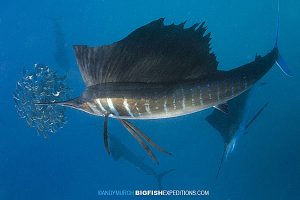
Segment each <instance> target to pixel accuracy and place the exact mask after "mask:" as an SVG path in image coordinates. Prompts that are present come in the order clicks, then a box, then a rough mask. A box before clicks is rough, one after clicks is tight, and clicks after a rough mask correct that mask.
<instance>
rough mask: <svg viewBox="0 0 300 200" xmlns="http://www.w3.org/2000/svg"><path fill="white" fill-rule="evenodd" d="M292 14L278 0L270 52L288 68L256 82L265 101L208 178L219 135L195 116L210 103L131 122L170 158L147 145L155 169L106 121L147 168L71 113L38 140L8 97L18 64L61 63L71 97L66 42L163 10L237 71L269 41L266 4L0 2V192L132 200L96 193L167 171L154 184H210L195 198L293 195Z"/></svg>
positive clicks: (101, 38)
mask: <svg viewBox="0 0 300 200" xmlns="http://www.w3.org/2000/svg"><path fill="white" fill-rule="evenodd" d="M299 10H300V2H299V1H296V0H288V1H282V2H281V5H280V30H279V47H280V52H281V54H282V55H283V56H284V58H285V60H286V62H287V63H288V65H289V66H290V68H291V69H292V70H293V72H294V74H296V76H294V77H292V78H289V77H286V76H284V75H283V73H282V72H281V71H280V70H279V69H278V68H277V67H273V69H272V70H270V71H269V72H268V74H267V75H266V76H265V77H264V78H263V81H264V82H266V83H267V84H266V86H264V87H263V88H261V89H260V91H259V93H257V95H256V99H255V103H256V102H257V103H258V104H260V103H261V102H266V101H267V102H269V105H268V107H267V108H266V110H265V111H264V112H263V114H262V115H261V116H260V118H259V120H257V121H256V122H255V123H254V124H253V125H252V126H251V128H250V130H249V133H248V134H247V135H245V136H244V137H243V138H242V139H241V141H240V142H239V144H238V145H237V147H236V149H235V151H234V152H233V153H232V154H231V155H230V157H229V159H228V160H227V161H226V162H225V163H224V165H223V168H222V170H221V174H220V175H219V177H218V179H216V177H215V176H216V172H217V169H218V166H219V162H220V159H221V155H222V151H223V143H222V140H221V137H220V135H219V134H218V133H217V131H216V130H215V129H213V128H212V127H211V126H210V125H209V124H208V123H207V122H206V121H205V120H204V119H205V117H206V116H207V115H208V114H209V113H210V112H211V111H212V110H211V109H209V110H205V111H203V112H200V113H196V114H192V115H189V116H184V117H180V118H175V119H166V120H153V121H137V122H135V124H136V125H137V126H138V127H139V128H140V129H142V130H143V131H144V132H145V133H147V134H148V135H149V136H151V137H152V138H153V140H154V141H156V142H157V143H158V144H160V145H161V146H163V147H164V148H166V149H167V150H169V151H170V152H172V154H173V155H172V156H166V155H163V154H160V153H157V152H156V155H157V156H158V159H159V160H160V164H159V165H156V164H155V163H154V162H152V161H151V160H150V159H149V158H148V157H147V155H146V154H145V152H144V151H143V150H142V149H141V148H140V147H139V146H138V144H137V143H136V141H134V139H132V138H131V136H130V135H129V134H128V132H127V131H126V130H125V129H124V128H123V127H122V126H121V125H120V124H119V123H118V122H117V121H116V120H110V121H109V132H110V133H112V134H114V135H115V136H117V137H118V138H119V139H120V140H121V141H122V143H123V144H124V145H126V147H127V148H128V149H129V150H130V152H131V153H133V154H135V155H136V156H137V158H139V159H137V160H136V162H139V163H144V165H146V166H147V168H148V171H147V173H146V172H145V171H143V170H141V168H138V167H135V166H134V165H133V164H132V163H129V162H127V161H126V160H124V159H119V160H116V159H114V158H113V157H112V156H108V155H107V154H106V152H105V149H104V145H103V136H102V134H103V133H102V129H103V119H101V118H97V117H94V116H91V115H88V114H86V113H83V112H80V111H75V110H71V109H69V110H68V111H67V117H68V123H67V124H66V126H65V127H64V128H63V129H60V130H59V131H58V132H57V133H55V134H54V135H51V136H49V137H48V138H47V139H44V138H43V137H42V136H38V135H37V133H36V130H35V129H33V128H30V127H29V126H28V125H27V124H26V122H25V121H24V120H23V119H20V118H19V116H18V115H17V113H16V109H15V108H14V103H13V99H12V94H13V92H14V90H15V87H16V82H17V81H18V80H19V79H20V78H21V77H22V70H23V68H24V67H26V68H29V69H30V68H32V67H33V65H34V64H35V63H41V64H47V65H49V66H51V67H52V68H53V69H55V70H57V71H59V72H61V73H64V72H65V71H68V82H69V85H70V86H71V88H72V89H73V91H72V96H74V97H75V96H78V95H79V94H80V93H81V92H82V90H83V89H84V84H83V81H82V79H81V76H80V73H79V70H78V67H77V65H76V59H75V56H74V53H73V50H72V45H74V44H88V45H94V46H96V45H103V44H110V43H112V42H114V41H118V40H120V39H122V38H123V37H125V36H126V35H128V34H129V33H130V32H131V31H133V30H134V29H136V28H138V27H140V26H142V25H144V24H146V23H148V22H150V21H152V20H155V19H158V18H160V17H166V20H165V21H166V23H173V22H175V23H180V22H182V21H185V20H188V22H187V26H189V25H192V24H193V23H195V22H199V21H200V22H201V21H206V23H207V25H208V30H209V31H210V32H212V38H213V39H212V47H213V51H214V52H215V53H216V55H217V59H218V61H219V63H220V64H219V68H220V69H231V68H234V67H238V66H240V65H242V64H245V63H247V62H250V61H252V60H253V59H254V57H255V54H256V53H258V54H262V55H264V54H266V53H267V52H269V50H271V48H272V47H273V45H274V41H275V35H276V21H277V19H276V18H277V1H276V0H262V1H238V0H225V1H224V0H223V1H221V0H211V1H198V0H189V1H180V0H153V1H138V0H127V1H121V0H110V1H109V0H86V1H80V0H73V1H68V0H66V1H58V0H52V1H37V0H32V1H20V0H19V1H3V0H2V1H1V6H0V13H1V14H0V27H1V28H0V49H1V51H0V74H1V76H0V97H1V98H0V110H1V112H0V130H1V131H0V132H1V134H0V163H1V164H0V199H1V200H2V199H3V200H6V199H9V200H10V199H31V200H32V199H119V198H120V199H124V198H127V199H132V198H133V196H101V195H98V192H99V191H101V190H141V189H144V190H145V189H147V190H148V189H149V190H155V189H158V184H157V181H156V178H155V176H153V173H152V172H153V171H155V172H156V173H161V172H164V171H166V170H171V169H174V170H173V171H172V172H170V173H169V174H167V175H166V176H164V177H163V179H162V187H163V189H172V190H173V189H176V190H180V189H188V190H192V189H196V190H197V189H203V190H209V196H204V197H199V196H198V197H194V198H199V199H202V198H203V199H226V200H227V199H230V200H234V199H239V200H240V199H245V200H247V199H249V200H250V199H251V200H252V199H299V198H300V192H299V187H300V157H299V155H298V154H299V152H300V136H299V133H300V132H299V129H298V124H299V123H300V118H299V114H300V108H299V102H300V94H299V89H297V88H298V87H299V83H300V79H299V76H298V75H299V74H300V70H299V68H298V66H299V65H300V60H299V53H300V38H299V35H300V24H299V20H300V14H299ZM62 65H63V66H62ZM149 198H150V197H149ZM152 198H153V199H156V198H157V197H152ZM161 198H166V199H173V198H174V197H171V196H168V197H161ZM177 198H179V199H181V198H183V197H177ZM141 199H146V197H142V198H141Z"/></svg>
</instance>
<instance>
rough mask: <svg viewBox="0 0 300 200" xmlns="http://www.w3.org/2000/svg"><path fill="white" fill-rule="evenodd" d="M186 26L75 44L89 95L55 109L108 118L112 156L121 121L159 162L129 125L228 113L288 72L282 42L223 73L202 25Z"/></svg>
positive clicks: (160, 23) (154, 27)
mask: <svg viewBox="0 0 300 200" xmlns="http://www.w3.org/2000/svg"><path fill="white" fill-rule="evenodd" d="M184 24H185V23H181V24H179V25H174V24H171V25H164V19H163V18H161V19H158V20H155V21H153V22H151V23H149V24H147V25H145V26H142V27H140V28H138V29H136V30H135V31H133V32H132V33H131V34H129V35H128V36H127V37H125V38H124V39H122V40H120V41H118V42H115V43H113V44H111V45H104V46H99V47H88V46H86V45H75V46H74V50H75V54H76V57H77V63H78V65H79V69H80V72H81V75H82V78H83V80H84V82H85V84H86V90H85V91H84V92H83V94H82V95H81V96H80V97H78V98H75V99H72V100H69V101H65V102H56V104H58V105H62V106H69V107H72V108H75V109H78V110H82V111H84V112H87V113H89V114H92V115H97V116H104V118H105V120H104V143H105V147H106V150H107V152H108V153H109V152H110V150H109V142H108V131H107V126H108V117H112V118H116V119H118V120H119V121H120V122H121V123H122V125H124V127H125V128H126V129H127V130H128V131H129V132H130V134H131V135H132V136H133V137H134V138H135V139H136V140H137V141H138V142H139V143H140V144H141V145H142V147H143V148H144V149H145V150H146V151H147V153H148V154H149V155H150V156H151V158H152V159H153V160H155V161H156V162H158V161H157V158H156V157H155V155H154V154H153V152H152V151H151V149H150V148H149V147H148V145H147V144H146V143H145V142H144V140H145V141H146V142H148V143H149V144H150V145H151V146H153V147H154V148H156V149H158V150H160V151H162V152H165V153H167V154H169V153H168V152H167V151H165V150H163V149H162V148H160V147H159V146H157V145H156V144H155V143H154V142H153V141H152V140H151V139H150V138H149V137H147V136H146V135H145V134H144V133H142V132H141V131H140V130H139V129H138V128H136V127H135V126H133V125H132V124H131V123H130V122H129V121H127V120H137V119H139V120H147V119H163V118H172V117H178V116H183V115H187V114H191V113H194V112H199V111H201V110H204V109H207V108H210V107H215V108H217V109H219V110H221V111H223V112H228V110H227V105H226V102H227V101H228V100H230V99H232V98H234V97H236V96H238V95H240V94H241V93H243V92H244V91H246V90H248V89H249V88H251V87H252V86H253V84H255V83H256V82H257V81H258V80H259V79H261V78H262V77H263V76H264V75H265V74H266V73H267V72H268V71H269V69H270V68H271V67H272V66H273V65H274V64H275V63H277V64H278V65H279V66H280V67H281V69H282V70H285V68H284V67H285V66H284V65H282V63H283V62H282V60H281V59H280V56H279V51H278V48H277V44H276V45H275V47H274V48H273V49H272V50H271V52H270V53H268V54H267V55H265V56H263V57H261V56H256V58H255V60H254V61H253V62H250V63H248V64H246V65H243V66H241V67H238V68H235V69H232V70H229V71H221V70H218V69H217V66H218V62H217V60H216V56H215V54H214V53H212V52H211V48H210V40H211V38H210V33H208V34H205V32H206V27H205V26H204V22H203V23H202V24H198V23H197V24H195V25H193V26H191V27H189V28H184ZM276 43H277V42H276ZM286 73H288V71H287V70H286Z"/></svg>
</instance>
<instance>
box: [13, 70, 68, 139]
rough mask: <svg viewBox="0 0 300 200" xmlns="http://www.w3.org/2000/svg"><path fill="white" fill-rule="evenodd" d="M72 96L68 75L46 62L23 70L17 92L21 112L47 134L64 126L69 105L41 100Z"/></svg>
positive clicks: (54, 100) (29, 123) (57, 99)
mask: <svg viewBox="0 0 300 200" xmlns="http://www.w3.org/2000/svg"><path fill="white" fill-rule="evenodd" d="M68 98H69V87H68V86H67V85H66V77H65V76H61V75H59V74H57V73H56V72H55V71H53V70H52V69H50V68H49V67H48V66H43V65H35V66H34V70H25V69H24V70H23V77H22V78H21V79H20V80H19V81H18V82H17V85H16V90H15V92H14V96H13V99H14V102H15V107H16V109H17V112H18V114H19V116H20V117H21V118H24V119H25V120H26V122H27V123H28V125H29V126H30V127H35V128H36V129H37V132H38V133H39V134H43V135H44V136H47V135H48V134H49V133H55V132H56V131H57V130H58V129H59V128H62V127H63V125H64V124H65V121H66V119H65V115H64V113H65V108H64V107H59V106H56V105H54V104H48V105H37V104H38V103H42V102H52V103H54V102H58V101H62V100H65V99H68Z"/></svg>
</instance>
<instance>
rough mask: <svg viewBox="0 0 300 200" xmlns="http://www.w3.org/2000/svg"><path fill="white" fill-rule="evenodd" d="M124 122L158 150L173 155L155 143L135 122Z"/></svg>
mask: <svg viewBox="0 0 300 200" xmlns="http://www.w3.org/2000/svg"><path fill="white" fill-rule="evenodd" d="M124 123H126V124H127V125H128V126H130V127H131V129H133V130H134V131H135V132H136V133H137V134H138V135H139V136H140V137H142V138H143V139H144V140H146V141H147V142H148V143H149V144H150V145H151V146H152V147H154V148H155V149H156V150H158V151H160V152H162V153H165V154H167V155H172V154H171V153H170V152H167V151H166V150H164V149H163V148H161V147H160V146H158V145H157V144H155V143H154V142H153V141H152V140H151V139H150V138H149V137H148V136H147V135H146V134H145V133H143V132H142V131H141V130H140V129H138V128H137V127H135V126H134V125H133V124H131V123H130V122H129V121H126V120H124Z"/></svg>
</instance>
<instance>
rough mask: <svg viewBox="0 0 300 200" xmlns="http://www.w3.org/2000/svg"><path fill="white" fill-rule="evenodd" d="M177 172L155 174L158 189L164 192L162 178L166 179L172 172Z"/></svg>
mask: <svg viewBox="0 0 300 200" xmlns="http://www.w3.org/2000/svg"><path fill="white" fill-rule="evenodd" d="M173 171H175V169H169V170H167V171H164V172H161V173H158V174H155V178H156V181H157V185H158V189H159V190H162V189H163V187H162V178H163V177H165V176H166V175H168V174H170V173H171V172H173Z"/></svg>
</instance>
